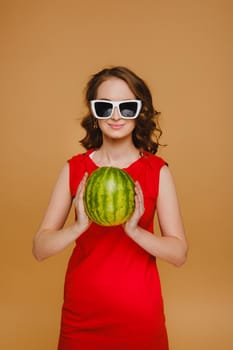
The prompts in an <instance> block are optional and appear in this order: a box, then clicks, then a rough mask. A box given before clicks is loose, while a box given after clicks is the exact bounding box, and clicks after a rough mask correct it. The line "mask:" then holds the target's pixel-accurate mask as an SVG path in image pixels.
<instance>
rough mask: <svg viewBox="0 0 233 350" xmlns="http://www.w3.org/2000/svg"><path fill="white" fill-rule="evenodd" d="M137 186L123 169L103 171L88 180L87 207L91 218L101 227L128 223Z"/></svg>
mask: <svg viewBox="0 0 233 350" xmlns="http://www.w3.org/2000/svg"><path fill="white" fill-rule="evenodd" d="M134 187H135V183H134V181H133V179H132V177H131V176H130V175H129V174H128V173H127V172H126V171H125V170H123V169H120V168H116V167H101V168H98V169H97V170H95V171H93V172H92V173H91V175H90V176H89V177H88V179H87V183H86V188H85V193H84V205H85V209H86V213H87V215H88V216H89V218H90V219H91V220H92V221H94V222H95V223H97V224H99V225H102V226H116V225H121V224H123V223H125V222H126V221H127V220H128V219H129V218H130V216H131V215H132V213H133V212H134V208H135V200H134V198H135V190H134Z"/></svg>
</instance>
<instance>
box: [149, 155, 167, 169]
mask: <svg viewBox="0 0 233 350" xmlns="http://www.w3.org/2000/svg"><path fill="white" fill-rule="evenodd" d="M143 158H144V159H145V160H146V162H147V163H148V164H149V165H151V166H154V167H156V168H157V167H159V168H160V167H162V166H164V165H168V163H167V161H166V160H165V159H164V158H162V157H161V156H158V155H157V154H153V153H151V152H148V151H143Z"/></svg>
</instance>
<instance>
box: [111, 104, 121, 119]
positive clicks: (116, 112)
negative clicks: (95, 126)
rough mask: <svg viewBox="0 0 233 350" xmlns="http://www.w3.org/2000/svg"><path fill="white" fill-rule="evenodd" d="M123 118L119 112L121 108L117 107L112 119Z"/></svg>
mask: <svg viewBox="0 0 233 350" xmlns="http://www.w3.org/2000/svg"><path fill="white" fill-rule="evenodd" d="M120 118H121V115H120V113H119V109H118V108H117V107H115V108H114V109H113V113H112V119H115V120H118V119H120Z"/></svg>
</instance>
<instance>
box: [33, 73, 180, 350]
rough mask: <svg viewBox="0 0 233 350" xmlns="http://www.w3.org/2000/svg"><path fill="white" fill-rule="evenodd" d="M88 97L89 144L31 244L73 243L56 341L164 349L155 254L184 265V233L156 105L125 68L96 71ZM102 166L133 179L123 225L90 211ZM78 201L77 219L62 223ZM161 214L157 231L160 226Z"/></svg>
mask: <svg viewBox="0 0 233 350" xmlns="http://www.w3.org/2000/svg"><path fill="white" fill-rule="evenodd" d="M86 104H87V108H88V114H87V115H86V116H85V117H84V119H83V121H82V126H83V127H84V128H85V130H86V136H85V137H84V139H83V140H81V144H82V145H83V146H84V148H85V149H86V152H85V153H83V154H78V155H76V156H74V157H72V158H71V159H70V160H69V161H68V162H67V163H66V164H65V166H64V168H63V169H62V171H61V173H60V175H59V177H58V180H57V182H56V184H55V187H54V191H53V194H52V197H51V200H50V203H49V206H48V208H47V211H46V213H45V216H44V219H43V220H42V223H41V225H40V228H39V230H38V232H37V233H36V235H35V238H34V244H33V253H34V255H35V257H36V258H37V259H38V260H43V259H45V258H47V257H49V256H52V255H54V254H56V253H58V252H60V251H62V250H63V249H64V248H66V247H67V246H68V245H70V244H71V243H73V242H74V241H75V243H76V244H75V248H74V250H73V253H72V255H71V257H70V260H69V264H68V268H67V273H66V278H65V288H64V303H63V308H62V318H61V331H60V338H59V344H58V349H59V350H79V349H80V350H122V349H123V350H142V349H143V350H167V349H168V338H167V332H166V325H165V316H164V307H163V298H162V293H161V286H160V279H159V274H158V270H157V266H156V259H157V258H158V259H162V260H165V261H167V262H168V263H171V264H173V265H176V266H181V265H182V264H183V263H184V262H185V260H186V255H187V241H186V238H185V232H184V228H183V224H182V219H181V214H180V210H179V204H178V199H177V194H176V189H175V185H174V181H173V178H172V175H171V172H170V170H169V168H168V166H167V163H166V162H165V161H164V160H163V159H162V158H160V157H158V156H156V155H155V153H156V151H157V149H158V145H159V144H158V137H157V138H156V137H155V135H156V132H158V133H159V135H160V134H161V131H160V129H159V128H158V125H157V114H158V113H157V112H156V111H155V109H154V107H153V104H152V97H151V93H150V91H149V89H148V87H147V85H146V84H145V82H144V81H143V80H142V79H141V78H140V77H138V76H137V75H136V74H135V73H134V72H132V71H131V70H129V69H127V68H125V67H111V68H107V69H103V70H101V71H100V72H98V73H97V74H95V75H94V76H92V77H91V79H90V81H89V82H88V84H87V89H86ZM103 166H113V167H118V168H122V169H124V170H125V171H126V172H128V173H129V174H130V175H131V176H132V178H133V179H134V181H135V211H134V213H133V214H132V216H131V217H130V219H129V220H128V221H127V222H126V223H124V224H123V225H119V226H112V227H104V226H100V225H97V224H96V223H93V222H91V221H90V219H89V218H88V216H87V215H86V213H85V209H84V203H83V195H84V190H85V183H86V180H87V177H88V176H89V175H90V174H91V173H92V171H94V170H95V169H97V168H99V167H103ZM72 204H73V205H74V207H75V214H76V215H75V216H76V220H75V221H74V223H73V224H72V225H71V226H68V227H65V228H64V224H65V222H66V219H67V216H68V214H69V211H70V209H71V206H72ZM155 214H157V215H158V220H159V224H160V228H161V235H158V234H156V233H155V232H154V228H153V220H154V215H155Z"/></svg>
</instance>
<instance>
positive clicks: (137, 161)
mask: <svg viewBox="0 0 233 350" xmlns="http://www.w3.org/2000/svg"><path fill="white" fill-rule="evenodd" d="M95 151H96V150H95V149H91V150H89V151H88V153H87V159H88V161H89V163H90V164H91V165H92V167H93V168H95V169H99V168H101V166H100V165H98V164H96V163H95V161H94V160H93V158H92V156H93V155H94V153H95ZM144 156H145V152H144V151H142V152H140V157H139V158H137V159H135V160H134V161H133V162H132V163H130V164H129V165H128V166H126V167H123V168H119V169H122V170H128V169H130V168H132V167H133V166H135V165H136V164H138V163H140V162H141V160H142V159H143V158H144ZM115 168H117V167H115Z"/></svg>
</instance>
